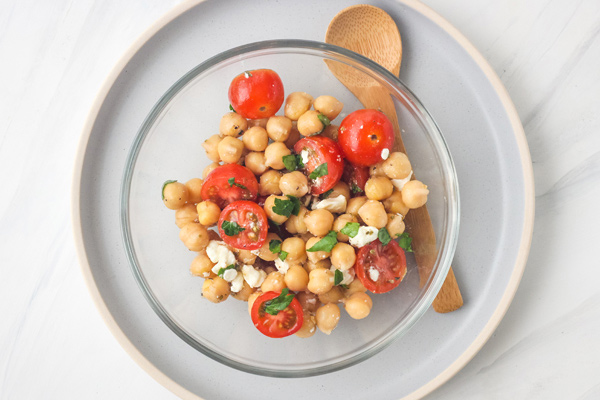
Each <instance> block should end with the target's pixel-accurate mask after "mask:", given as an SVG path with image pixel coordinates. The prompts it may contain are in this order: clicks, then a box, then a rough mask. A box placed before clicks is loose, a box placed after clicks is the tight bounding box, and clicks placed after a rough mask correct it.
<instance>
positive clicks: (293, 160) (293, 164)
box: [281, 154, 298, 172]
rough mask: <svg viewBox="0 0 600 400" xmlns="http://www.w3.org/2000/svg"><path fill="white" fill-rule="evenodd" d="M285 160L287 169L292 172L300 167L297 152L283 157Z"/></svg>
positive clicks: (284, 163)
mask: <svg viewBox="0 0 600 400" xmlns="http://www.w3.org/2000/svg"><path fill="white" fill-rule="evenodd" d="M281 160H282V161H283V165H284V166H285V169H287V170H288V171H290V172H293V171H296V170H297V169H298V157H297V155H296V154H288V155H287V156H283V157H281Z"/></svg>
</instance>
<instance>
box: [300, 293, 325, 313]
mask: <svg viewBox="0 0 600 400" xmlns="http://www.w3.org/2000/svg"><path fill="white" fill-rule="evenodd" d="M296 298H297V299H298V301H299V302H300V305H301V306H302V309H303V310H305V311H308V312H309V313H314V312H315V311H317V308H319V306H320V305H321V304H320V302H319V297H318V296H317V295H316V294H314V293H311V292H306V291H305V292H300V293H298V294H297V295H296Z"/></svg>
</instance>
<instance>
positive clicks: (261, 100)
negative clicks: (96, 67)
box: [229, 69, 283, 119]
mask: <svg viewBox="0 0 600 400" xmlns="http://www.w3.org/2000/svg"><path fill="white" fill-rule="evenodd" d="M229 102H230V103H231V106H232V107H233V109H234V110H235V111H236V112H237V113H238V114H240V115H241V116H242V117H244V118H250V119H259V118H269V117H272V116H273V115H275V113H276V112H277V111H278V110H279V108H281V105H282V104H283V82H281V78H280V77H279V75H277V73H276V72H275V71H273V70H270V69H255V70H253V71H246V72H244V73H241V74H239V75H238V76H236V77H235V78H233V81H231V85H230V86H229Z"/></svg>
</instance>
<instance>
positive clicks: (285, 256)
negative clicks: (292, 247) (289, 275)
mask: <svg viewBox="0 0 600 400" xmlns="http://www.w3.org/2000/svg"><path fill="white" fill-rule="evenodd" d="M288 254H290V253H288V252H287V251H284V250H281V253H279V259H280V260H281V261H285V259H286V258H287V256H288Z"/></svg>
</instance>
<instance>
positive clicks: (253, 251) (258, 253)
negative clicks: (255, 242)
mask: <svg viewBox="0 0 600 400" xmlns="http://www.w3.org/2000/svg"><path fill="white" fill-rule="evenodd" d="M250 254H254V255H255V256H257V257H258V256H259V255H260V249H256V250H250Z"/></svg>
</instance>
